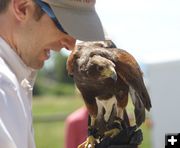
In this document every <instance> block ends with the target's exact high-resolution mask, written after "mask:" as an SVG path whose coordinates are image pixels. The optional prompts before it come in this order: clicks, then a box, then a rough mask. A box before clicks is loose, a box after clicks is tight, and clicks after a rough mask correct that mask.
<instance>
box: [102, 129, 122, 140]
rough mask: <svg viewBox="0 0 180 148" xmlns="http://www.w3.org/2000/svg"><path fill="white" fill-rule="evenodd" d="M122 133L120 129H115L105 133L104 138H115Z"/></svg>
mask: <svg viewBox="0 0 180 148" xmlns="http://www.w3.org/2000/svg"><path fill="white" fill-rule="evenodd" d="M120 131H121V130H120V129H119V128H113V129H111V130H109V131H106V132H105V133H104V136H106V137H111V138H113V137H115V136H117V135H118V134H119V133H120Z"/></svg>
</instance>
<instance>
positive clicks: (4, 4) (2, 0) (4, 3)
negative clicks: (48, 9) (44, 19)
mask: <svg viewBox="0 0 180 148" xmlns="http://www.w3.org/2000/svg"><path fill="white" fill-rule="evenodd" d="M10 1H11V0H0V13H3V12H5V11H6V9H7V8H8V5H9V3H10ZM32 1H34V2H35V1H36V0H32ZM35 9H36V10H35V12H34V18H35V19H36V20H39V19H40V18H41V16H42V15H43V14H44V11H42V10H41V8H40V7H39V6H38V5H36V8H35Z"/></svg>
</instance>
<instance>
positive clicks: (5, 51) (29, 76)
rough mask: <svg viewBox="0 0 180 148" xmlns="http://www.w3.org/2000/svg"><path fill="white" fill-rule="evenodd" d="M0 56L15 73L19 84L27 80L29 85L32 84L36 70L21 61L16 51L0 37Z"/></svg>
mask: <svg viewBox="0 0 180 148" xmlns="http://www.w3.org/2000/svg"><path fill="white" fill-rule="evenodd" d="M0 57H2V58H3V59H4V60H5V62H6V63H7V64H8V65H9V67H10V69H11V70H12V71H13V72H14V74H15V75H16V77H17V79H18V81H19V83H20V84H22V82H24V80H27V81H28V82H29V84H30V85H31V86H33V85H34V82H35V77H36V73H37V70H34V69H32V68H30V67H28V66H27V65H25V63H24V62H23V61H22V59H21V58H20V57H19V56H18V55H17V53H16V52H15V51H14V50H13V49H12V48H11V47H10V46H9V45H8V43H7V42H6V41H5V40H3V39H2V38H1V37H0Z"/></svg>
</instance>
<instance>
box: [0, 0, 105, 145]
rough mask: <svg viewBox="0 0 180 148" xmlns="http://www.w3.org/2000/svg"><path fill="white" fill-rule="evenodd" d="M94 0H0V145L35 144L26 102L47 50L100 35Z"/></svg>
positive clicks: (92, 38) (69, 47)
mask: <svg viewBox="0 0 180 148" xmlns="http://www.w3.org/2000/svg"><path fill="white" fill-rule="evenodd" d="M94 4H95V1H94V0H88V1H87V0H81V1H79V0H46V1H45V0H43V1H42V0H0V148H35V143H34V136H33V129H32V115H31V101H32V88H33V84H34V81H35V76H36V71H37V70H38V69H40V68H42V66H43V65H44V61H45V60H47V59H48V58H49V57H50V54H49V53H50V50H54V51H59V50H60V49H61V48H63V47H65V48H67V49H69V50H73V48H74V46H75V41H76V40H75V38H76V39H80V40H102V39H104V38H103V31H102V27H101V24H100V21H99V19H98V16H97V14H96V13H95V9H94Z"/></svg>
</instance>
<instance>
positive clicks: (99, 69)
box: [96, 66, 104, 71]
mask: <svg viewBox="0 0 180 148" xmlns="http://www.w3.org/2000/svg"><path fill="white" fill-rule="evenodd" d="M96 69H97V71H102V70H103V69H104V68H103V67H102V66H96Z"/></svg>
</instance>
